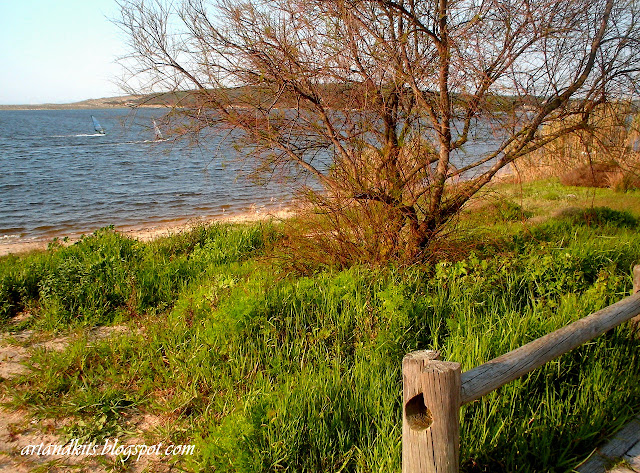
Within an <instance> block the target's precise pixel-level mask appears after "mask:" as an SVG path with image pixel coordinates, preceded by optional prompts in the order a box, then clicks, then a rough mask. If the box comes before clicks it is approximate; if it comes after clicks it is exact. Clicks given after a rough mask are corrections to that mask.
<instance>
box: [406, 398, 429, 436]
mask: <svg viewBox="0 0 640 473" xmlns="http://www.w3.org/2000/svg"><path fill="white" fill-rule="evenodd" d="M404 415H405V419H407V423H408V424H409V427H411V428H412V429H414V430H426V429H428V428H429V427H430V426H431V424H433V415H432V414H431V411H430V410H429V408H428V407H427V406H426V405H425V403H424V394H422V393H420V394H418V395H417V396H413V397H412V398H411V399H409V401H408V402H407V404H406V405H405V406H404Z"/></svg>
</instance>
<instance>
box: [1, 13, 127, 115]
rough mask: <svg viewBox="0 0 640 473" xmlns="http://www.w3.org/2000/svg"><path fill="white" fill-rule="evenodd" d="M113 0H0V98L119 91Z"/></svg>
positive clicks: (67, 98)
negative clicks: (112, 20)
mask: <svg viewBox="0 0 640 473" xmlns="http://www.w3.org/2000/svg"><path fill="white" fill-rule="evenodd" d="M118 14H119V8H118V5H117V3H116V2H115V0H0V104H38V103H67V102H75V101H80V100H84V99H89V98H101V97H111V96H116V95H124V93H123V92H121V90H120V89H119V88H118V86H117V85H115V84H114V81H116V80H117V78H118V77H119V76H120V75H121V74H120V70H121V69H120V67H119V66H118V65H117V64H115V60H116V58H117V57H119V56H121V55H122V54H124V53H125V52H126V49H125V38H124V35H123V33H122V32H121V31H120V30H119V28H118V27H117V26H116V25H114V24H113V23H112V22H111V21H110V19H113V18H114V17H117V16H118Z"/></svg>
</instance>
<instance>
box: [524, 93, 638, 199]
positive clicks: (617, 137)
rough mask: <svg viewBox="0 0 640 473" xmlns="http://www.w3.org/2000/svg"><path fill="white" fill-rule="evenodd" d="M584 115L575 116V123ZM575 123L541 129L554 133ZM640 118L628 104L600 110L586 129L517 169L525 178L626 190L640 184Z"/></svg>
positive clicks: (548, 147)
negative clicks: (553, 179)
mask: <svg viewBox="0 0 640 473" xmlns="http://www.w3.org/2000/svg"><path fill="white" fill-rule="evenodd" d="M581 118H582V117H581V116H580V117H579V116H576V117H574V118H573V123H577V122H578V120H580V119H581ZM569 122H571V119H565V120H563V121H562V122H561V123H555V122H552V123H550V124H548V125H546V126H545V127H543V129H542V130H541V133H542V135H545V134H553V133H556V132H558V131H559V130H560V129H561V128H564V127H566V126H567V124H568V123H569ZM639 139H640V115H639V114H638V111H637V108H636V107H634V106H633V105H632V104H629V103H606V104H602V105H600V106H598V108H596V110H594V111H593V113H592V115H591V116H590V117H589V120H588V123H587V125H586V126H585V127H584V128H582V129H579V130H577V131H575V132H572V133H569V134H566V135H562V136H560V137H559V138H557V139H555V140H554V141H552V142H551V143H549V144H548V145H546V146H544V147H542V148H541V149H539V150H538V151H535V152H533V153H531V154H530V155H528V156H525V157H524V159H523V160H522V161H520V163H519V165H518V166H517V171H518V175H519V176H520V177H521V178H523V179H524V180H535V179H541V178H550V177H556V178H560V180H561V181H562V182H563V184H566V185H582V186H595V187H610V188H612V189H616V190H621V191H626V190H629V189H634V188H635V189H637V188H638V187H639V186H640V154H639V151H640V149H639V147H638V144H639V141H638V140H639Z"/></svg>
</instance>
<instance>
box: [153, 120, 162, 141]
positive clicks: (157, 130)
mask: <svg viewBox="0 0 640 473" xmlns="http://www.w3.org/2000/svg"><path fill="white" fill-rule="evenodd" d="M153 131H154V132H155V134H156V140H163V139H164V137H163V136H162V132H161V131H160V128H159V127H158V124H157V123H156V121H155V120H153Z"/></svg>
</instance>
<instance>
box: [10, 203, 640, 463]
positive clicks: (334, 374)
mask: <svg viewBox="0 0 640 473" xmlns="http://www.w3.org/2000/svg"><path fill="white" fill-rule="evenodd" d="M637 230H638V221H637V219H635V218H634V217H632V216H629V215H621V214H620V213H617V212H614V211H605V210H601V211H598V219H590V220H589V219H586V217H585V218H582V217H580V216H566V217H563V218H560V219H554V220H549V221H548V222H547V223H545V224H542V225H539V226H537V227H533V228H530V229H528V230H527V231H523V230H512V231H511V232H510V233H503V235H502V238H501V239H500V241H499V243H496V244H491V243H486V244H485V245H484V246H483V247H478V250H477V251H476V253H471V254H468V255H467V256H466V257H464V258H460V259H458V260H457V261H442V262H440V263H438V264H435V265H428V266H419V267H413V268H409V269H403V270H395V269H393V268H387V269H379V268H378V269H375V270H374V269H369V268H366V267H352V268H350V269H345V270H340V271H338V270H326V271H321V272H316V273H313V274H308V275H306V276H293V275H290V276H286V275H285V274H284V273H283V269H282V268H280V267H279V266H278V265H277V264H276V263H274V262H273V261H270V260H264V259H256V258H254V256H255V255H256V254H259V253H260V252H261V251H263V250H261V248H264V247H265V246H266V245H268V241H269V239H273V238H277V236H276V235H275V233H274V232H273V231H272V230H269V229H264V228H260V227H245V228H243V229H234V228H230V227H218V228H214V229H208V230H206V232H205V233H203V234H202V235H201V236H197V235H195V236H186V235H185V236H182V237H180V238H183V240H180V241H179V240H170V241H164V242H158V243H154V244H152V245H149V246H147V245H143V244H138V243H131V242H127V241H121V240H120V238H121V237H120V236H118V235H115V234H113V233H112V232H106V233H104V234H99V235H95V236H93V237H90V238H89V239H88V240H91V239H94V240H91V241H87V242H81V243H80V244H79V245H78V247H77V248H75V249H65V250H63V249H56V250H55V251H53V252H51V253H50V254H47V255H48V256H43V255H40V256H38V257H35V256H29V257H26V258H24V259H20V260H18V259H15V258H12V259H5V260H3V261H2V263H3V264H4V265H5V266H6V268H7V269H6V270H5V269H3V271H6V274H12V275H14V276H12V277H13V278H14V279H12V280H15V281H18V280H20V278H23V279H24V278H26V276H24V274H25V273H24V272H23V269H22V268H23V266H22V265H27V266H28V265H31V264H34V261H40V260H37V259H33V260H32V259H31V258H45V260H46V264H45V263H38V264H39V265H36V266H37V267H40V266H42V268H44V269H42V270H41V274H43V275H45V276H46V275H47V274H52V273H51V272H52V271H53V270H52V269H51V268H63V269H60V270H57V271H59V272H55V273H54V274H55V275H56V276H55V277H56V278H60V280H61V281H63V282H64V284H67V282H66V281H67V279H65V278H70V277H71V276H70V275H69V274H70V273H69V271H67V269H65V268H66V267H65V266H64V265H62V263H61V262H58V260H57V258H61V259H62V260H65V261H66V259H67V258H62V254H63V253H61V252H62V251H68V252H69V253H65V254H67V255H68V258H71V257H72V256H75V260H79V261H84V259H82V258H79V257H78V254H77V253H76V252H80V255H84V257H85V258H86V260H87V263H88V267H89V268H91V269H92V270H95V271H97V270H96V269H93V268H95V267H96V265H99V264H101V262H102V261H103V260H104V259H108V258H111V259H109V261H114V262H118V263H114V264H117V265H118V267H119V268H120V267H121V269H110V270H104V271H103V273H104V274H100V275H99V276H94V277H93V279H92V280H94V281H96V284H97V286H95V287H99V288H101V289H105V290H106V286H107V283H106V282H105V281H109V284H110V283H111V282H113V283H114V288H112V289H109V291H110V292H109V294H105V295H104V296H100V297H99V298H98V296H92V297H88V296H85V295H84V292H83V291H82V290H76V292H74V295H75V296H74V298H73V300H70V301H67V300H66V299H62V300H63V302H64V303H65V304H66V305H64V306H63V305H62V302H60V303H59V305H58V306H54V305H53V304H50V303H48V302H42V301H39V300H38V299H37V297H36V296H34V297H35V298H34V299H28V298H27V299H25V300H23V299H20V297H22V296H20V294H21V291H24V293H25V294H27V293H28V290H27V287H31V286H28V285H27V284H26V283H25V285H24V290H23V289H21V288H22V287H23V286H19V285H14V286H12V287H13V288H14V289H15V291H14V292H15V293H16V294H18V296H16V298H14V299H13V300H15V301H17V302H15V303H14V306H12V307H18V305H20V304H23V305H26V306H29V305H31V306H32V307H34V310H35V311H36V313H37V315H38V316H39V317H41V318H44V319H47V320H48V325H54V326H60V325H56V324H55V323H54V319H56V318H57V319H56V320H58V321H59V322H58V324H63V323H66V322H65V321H68V320H74V317H81V318H82V320H85V321H88V320H92V319H91V317H90V316H88V317H87V316H84V315H81V314H85V313H89V312H90V310H93V309H90V308H98V309H100V310H102V311H103V312H101V314H102V315H101V316H100V318H99V319H97V321H98V322H108V321H111V320H115V319H116V314H119V315H118V316H119V317H121V318H123V319H125V320H126V319H129V320H134V321H136V322H137V324H138V325H139V326H141V327H142V328H143V329H142V330H140V331H132V332H130V333H127V334H124V335H122V336H120V337H119V338H115V339H110V340H105V341H101V342H92V343H86V340H85V341H84V342H83V341H82V340H80V341H79V342H77V343H75V344H73V345H71V346H69V347H68V348H67V349H66V351H65V352H63V353H51V352H46V351H40V352H38V353H37V354H36V356H35V358H34V359H33V368H34V371H33V373H32V374H30V375H26V376H24V377H22V378H20V379H18V380H16V381H14V382H13V394H14V397H15V400H14V402H15V403H17V404H20V405H28V406H33V407H35V408H37V409H40V410H41V412H42V413H43V415H57V416H60V415H70V416H73V417H74V418H76V419H78V422H77V423H76V424H74V425H75V427H74V428H76V430H73V429H71V430H70V433H69V434H70V435H74V434H75V435H78V433H80V434H83V435H88V436H93V437H95V438H104V437H105V436H109V435H114V432H117V429H118V428H121V429H122V428H123V427H122V426H123V425H124V419H125V418H126V416H124V414H127V413H129V414H130V413H131V412H136V411H143V412H152V413H155V414H157V415H161V416H164V418H165V419H166V420H167V421H168V422H170V424H169V425H170V426H171V427H167V428H165V430H163V432H162V433H161V435H164V436H166V437H168V438H170V439H171V440H172V441H174V442H178V441H181V442H183V443H184V442H195V443H196V445H197V449H196V451H197V455H196V456H194V457H193V458H184V459H176V461H180V462H181V464H180V468H184V469H186V470H187V471H228V472H265V471H290V472H301V471H308V472H317V471H345V472H347V471H351V472H370V471H400V457H401V391H402V389H401V382H402V380H401V360H402V357H403V356H404V354H406V353H407V352H409V351H412V350H415V349H428V348H432V349H438V350H440V351H441V352H442V354H443V357H444V358H445V359H447V360H454V361H458V362H460V363H462V366H463V369H464V370H466V369H470V368H472V367H474V366H476V365H478V364H480V363H482V362H485V361H487V360H489V359H491V358H493V357H495V356H498V355H500V354H502V353H505V352H506V351H508V350H511V349H513V348H515V347H518V346H521V345H523V344H525V343H527V342H528V341H531V340H533V339H535V338H537V337H539V336H541V335H544V334H546V333H549V332H551V331H553V330H555V329H557V328H559V327H561V326H563V325H565V324H567V323H569V322H570V321H573V320H576V319H578V318H579V317H582V316H584V315H586V314H588V313H590V312H592V311H594V310H598V309H600V308H602V307H604V306H606V305H608V304H610V303H612V302H614V301H617V300H619V299H620V298H622V297H624V296H625V295H626V294H628V292H629V289H630V286H631V278H630V268H631V267H632V265H633V264H635V263H638V258H639V257H640V235H639V233H638V231H637ZM203 231H204V230H203ZM101 242H102V243H101ZM107 242H109V243H108V245H107ZM234 242H235V243H234ZM103 243H104V244H105V245H106V246H108V247H109V248H110V249H109V250H107V249H106V248H104V249H103V250H102V251H97V253H98V254H99V255H102V256H97V255H96V249H99V248H101V247H102V246H101V245H102V244H103ZM89 244H91V245H92V248H93V249H92V250H91V251H89V250H88V248H87V247H85V246H83V245H89ZM85 251H86V254H85ZM90 255H91V256H90ZM72 259H73V258H72ZM75 260H74V261H75ZM152 262H155V263H152ZM74 264H77V263H75V262H74ZM5 266H3V268H4V267H5ZM167 267H168V268H170V269H166V268H167ZM103 268H104V267H103ZM161 268H165V269H162V270H160V269H161ZM87 271H88V270H87ZM79 272H80V273H81V274H84V273H83V271H79ZM155 272H157V273H158V275H157V279H158V281H160V280H161V281H164V282H162V283H160V282H158V281H156V282H153V283H152V282H146V283H145V282H143V281H145V279H144V277H143V276H142V275H144V274H147V275H148V277H149V278H151V274H154V273H155ZM89 274H94V273H89ZM21 275H22V276H21ZM63 276H64V277H63ZM73 277H76V276H73ZM25 280H26V279H25ZM39 281H40V283H38V284H35V287H37V288H38V287H41V286H42V285H43V284H45V283H46V284H51V283H49V282H46V281H49V279H47V277H42V278H40V279H39ZM43 281H44V282H43ZM80 281H83V279H80ZM120 281H122V284H121V285H120V286H119V285H118V282H120ZM126 281H129V282H130V283H132V282H135V284H130V285H129V289H128V290H127V289H125V288H126V284H125V282H126ZM16 287H17V289H16ZM55 287H57V286H55ZM65 287H67V286H65ZM133 288H135V290H134V289H133ZM11 290H13V289H11ZM39 294H40V296H39V297H41V298H42V297H53V296H51V295H50V294H58V293H57V292H56V291H55V290H52V291H49V292H46V291H42V290H40V292H39ZM132 294H133V296H132ZM25 297H26V296H25ZM57 297H61V296H57ZM128 301H129V302H128ZM143 301H144V302H143ZM127 304H130V306H131V307H133V308H135V310H133V311H132V310H131V307H129V306H128V305H127ZM60 306H62V307H64V311H62V310H60V309H59V308H58V307H60ZM7 307H9V305H7ZM51 307H55V309H56V311H54V312H52V313H51V314H50V315H47V314H45V312H47V311H49V310H50V308H51ZM159 307H160V308H159ZM8 310H9V311H11V310H16V309H13V308H11V307H10V308H9V309H8ZM83 311H85V312H83ZM639 361H640V360H638V341H637V339H634V338H633V337H631V336H630V333H629V329H628V327H626V326H624V327H620V328H619V329H617V330H615V331H614V332H611V333H609V334H607V335H605V336H603V337H600V338H598V339H597V340H595V341H594V342H592V343H589V344H587V345H585V346H583V347H581V348H579V349H577V350H574V351H573V352H571V353H569V354H567V355H564V356H563V357H561V358H559V359H558V360H556V361H554V362H551V363H549V364H547V365H546V366H545V367H543V368H541V369H539V370H536V371H535V372H533V373H531V374H530V375H528V376H526V377H524V378H522V379H520V380H518V381H516V382H513V383H510V384H508V385H507V386H505V387H503V388H501V389H500V390H498V391H497V392H494V393H492V394H490V395H488V396H486V397H485V398H483V399H481V400H479V401H476V402H474V403H472V404H471V405H469V406H466V407H465V408H464V409H463V411H462V445H461V449H462V465H463V470H464V471H468V472H476V471H524V472H534V471H570V470H571V468H572V467H573V466H575V465H576V464H577V463H578V461H579V460H580V459H582V458H584V457H586V455H588V454H589V452H590V450H591V448H592V447H593V446H594V445H595V443H596V442H597V441H598V440H599V439H601V438H602V437H603V436H604V435H606V434H608V433H610V432H612V431H613V430H614V429H615V428H616V427H618V426H619V425H621V424H622V423H623V422H624V421H625V420H628V419H630V418H631V417H632V416H633V415H635V414H637V413H638V412H640V362H639ZM80 421H82V422H81V423H80ZM87 425H91V426H94V427H93V428H92V429H88V428H87V427H86V426H87ZM83 426H85V427H83ZM118 426H120V427H118ZM83 429H84V430H83Z"/></svg>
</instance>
